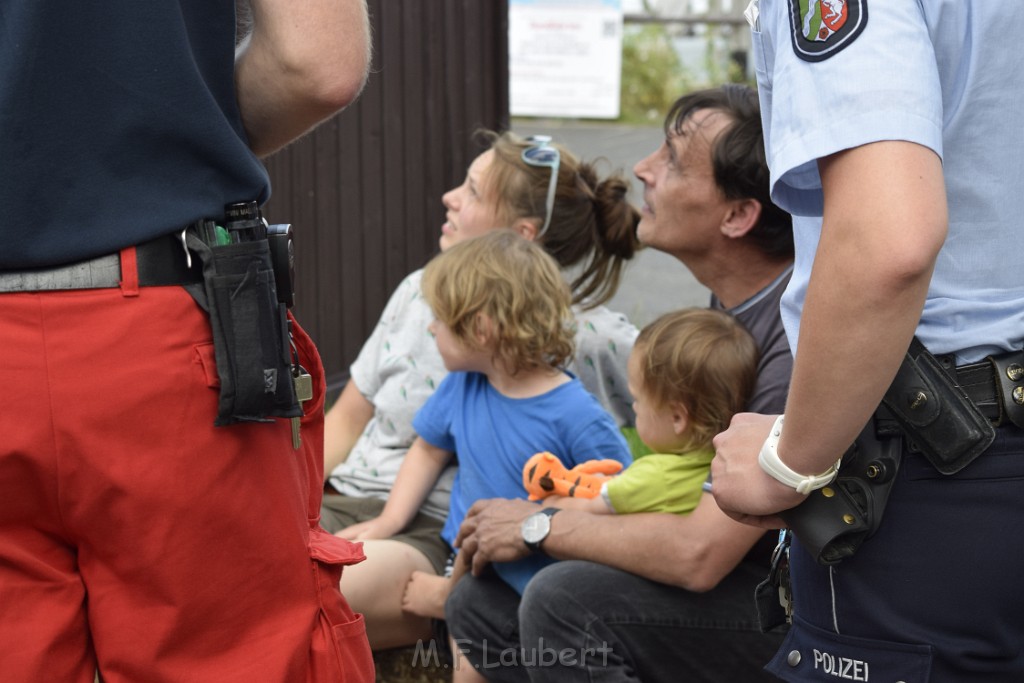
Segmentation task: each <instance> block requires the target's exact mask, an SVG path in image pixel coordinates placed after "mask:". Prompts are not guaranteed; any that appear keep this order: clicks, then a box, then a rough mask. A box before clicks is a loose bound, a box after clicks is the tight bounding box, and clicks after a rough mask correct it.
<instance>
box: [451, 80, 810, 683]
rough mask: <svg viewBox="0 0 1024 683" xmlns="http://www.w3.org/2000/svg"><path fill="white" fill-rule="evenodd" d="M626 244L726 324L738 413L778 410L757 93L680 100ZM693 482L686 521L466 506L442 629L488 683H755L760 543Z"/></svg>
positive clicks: (780, 337) (647, 166)
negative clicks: (640, 247)
mask: <svg viewBox="0 0 1024 683" xmlns="http://www.w3.org/2000/svg"><path fill="white" fill-rule="evenodd" d="M635 172H636V175H637V177H638V178H639V179H640V180H641V181H642V182H643V184H644V206H643V209H642V217H641V222H640V225H639V228H638V234H639V237H640V240H641V241H642V242H644V243H645V244H647V245H649V246H651V247H654V248H655V249H658V250H660V251H664V252H666V253H669V254H672V255H673V256H675V257H676V258H678V259H679V260H680V261H682V262H683V263H684V264H686V266H687V267H688V268H689V269H690V270H691V271H692V272H693V273H694V275H695V276H696V277H697V279H698V280H699V281H700V282H701V283H702V284H704V285H705V286H707V287H708V288H709V289H710V290H711V291H712V293H713V296H712V301H711V305H712V306H713V307H716V308H721V309H724V310H727V311H729V312H730V313H732V314H733V315H735V316H736V317H737V318H738V319H739V320H740V321H741V322H743V323H744V325H746V326H747V328H748V329H749V330H750V332H751V334H752V335H753V336H754V339H755V340H756V341H757V342H758V346H759V350H760V353H761V358H760V362H759V365H758V381H757V386H756V388H755V391H754V396H753V398H752V399H751V401H750V403H749V404H748V409H751V410H767V409H768V406H773V407H774V409H776V410H782V408H783V402H784V400H785V395H786V391H787V388H788V383H789V374H790V369H791V367H792V356H791V355H790V353H789V348H788V345H787V342H786V337H785V334H784V332H783V329H782V323H781V320H780V318H779V298H780V296H781V294H782V291H783V289H784V288H785V286H786V283H787V282H788V280H789V274H790V270H791V267H792V259H793V240H792V229H791V222H790V217H789V215H788V214H786V213H785V212H783V211H781V210H779V209H778V208H777V207H776V206H775V205H774V204H772V202H771V201H770V199H769V197H768V169H767V166H766V165H765V157H764V149H763V139H762V136H761V120H760V113H759V109H758V104H757V95H756V94H755V93H754V91H753V90H751V89H750V88H747V87H744V86H733V85H730V86H725V87H722V88H716V89H713V90H707V91H702V92H698V93H693V94H691V95H687V96H685V97H682V98H680V100H679V101H677V102H676V103H675V105H674V106H673V107H672V109H671V111H670V112H669V115H668V117H667V119H666V123H665V142H664V144H663V145H662V146H661V147H659V149H658V150H656V151H655V152H654V153H652V154H651V155H650V156H648V157H647V158H646V159H644V160H642V161H641V162H640V163H638V164H637V165H636V168H635ZM709 491H710V486H709V484H705V485H704V494H703V495H702V496H701V500H700V503H699V504H698V506H697V508H696V509H695V510H694V511H693V512H692V513H691V514H688V515H685V516H680V515H672V514H666V513H654V514H632V515H614V516H609V515H592V514H588V513H584V512H579V511H575V510H558V511H557V514H556V513H555V512H553V511H552V510H554V509H553V508H548V509H547V510H545V511H543V512H542V511H539V508H538V506H537V505H536V504H534V503H530V502H526V501H521V500H515V501H512V500H490V501H482V502H481V503H478V504H477V505H475V506H474V507H473V508H472V509H471V510H470V513H469V515H468V517H467V519H466V522H465V523H464V525H463V527H462V530H461V533H460V536H459V539H458V541H459V542H460V544H461V552H463V553H467V554H468V555H469V556H470V557H471V558H472V565H473V574H474V575H473V576H467V577H466V578H464V579H463V580H462V581H460V582H459V584H458V585H457V586H456V587H455V589H454V592H453V594H452V596H451V598H450V599H449V601H448V604H447V609H446V613H447V620H448V625H449V629H450V631H451V634H452V637H453V638H454V640H455V644H456V646H457V647H458V648H459V649H460V650H461V651H462V652H463V653H464V655H465V657H466V658H467V659H468V660H469V664H465V663H464V664H463V666H470V665H471V666H473V667H475V668H476V669H477V671H479V673H481V674H482V675H483V676H484V677H486V678H487V679H488V680H493V681H525V680H531V681H560V682H563V681H577V680H578V681H616V682H622V681H639V680H642V681H647V682H649V681H679V680H685V681H688V682H689V681H716V682H720V681H744V682H747V681H756V680H771V679H770V677H769V676H768V675H767V674H765V673H764V672H762V671H761V667H762V666H763V665H764V663H765V662H766V661H767V660H768V659H769V658H770V656H771V654H772V653H773V652H774V651H775V649H776V648H777V646H778V644H779V642H780V640H781V636H780V635H778V634H770V635H764V634H762V633H760V630H759V627H758V622H757V615H756V613H755V609H754V604H753V594H754V588H755V586H756V585H757V584H758V583H759V582H760V581H761V580H762V579H763V578H764V576H765V574H766V570H767V559H768V557H769V556H770V553H771V548H772V542H771V541H772V539H771V538H768V537H766V536H765V534H764V532H763V530H759V529H753V528H749V527H744V526H743V525H742V524H739V523H737V522H735V521H734V520H732V519H730V518H729V517H727V516H726V515H725V514H724V513H722V512H721V510H719V508H718V506H717V505H716V504H715V501H714V498H713V497H712V496H711V494H710V492H709ZM535 551H539V552H544V553H547V554H548V555H551V556H552V557H555V558H558V559H561V560H570V561H565V562H558V563H556V564H554V565H552V566H550V567H548V568H546V569H545V570H543V571H541V572H540V573H538V574H537V576H536V577H534V579H533V580H532V581H531V582H530V584H529V585H528V586H527V587H526V591H525V593H524V594H523V595H522V598H520V596H519V595H518V594H517V593H515V592H514V591H512V590H511V589H508V588H507V587H506V586H503V585H502V584H501V582H500V581H498V580H496V579H495V578H494V577H493V574H492V572H491V571H490V570H489V569H488V568H487V566H486V565H487V564H488V563H489V562H492V561H509V560H514V559H517V558H520V557H523V556H524V555H526V554H528V553H529V552H535Z"/></svg>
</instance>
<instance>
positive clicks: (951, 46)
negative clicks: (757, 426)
mask: <svg viewBox="0 0 1024 683" xmlns="http://www.w3.org/2000/svg"><path fill="white" fill-rule="evenodd" d="M794 2H797V0H794ZM810 4H811V5H814V4H816V3H815V2H813V0H812V2H810ZM825 4H826V3H824V2H823V3H822V5H823V6H824V5H825ZM828 4H830V5H832V7H833V8H840V7H842V6H843V5H844V4H851V6H852V4H853V3H843V2H840V1H839V0H834V1H833V2H831V3H828ZM866 5H867V10H868V11H865V12H862V13H858V14H856V17H857V21H858V23H859V24H860V26H859V29H860V31H859V33H858V34H857V35H856V37H855V38H854V39H853V40H850V41H848V42H847V44H846V45H845V46H844V47H843V48H842V49H841V50H839V51H837V52H835V53H834V54H831V55H830V56H828V57H827V58H825V59H820V60H819V61H807V60H805V59H801V58H800V57H799V56H798V55H797V46H798V44H801V41H800V40H799V39H798V38H797V37H796V35H795V32H797V31H804V30H805V26H802V25H799V24H800V22H798V21H795V20H792V19H791V15H790V12H791V9H790V3H789V2H786V1H785V0H760V8H759V9H760V32H758V31H755V32H754V35H753V42H754V59H755V64H756V68H757V81H758V88H759V93H760V96H761V103H762V119H763V121H764V128H765V145H766V147H767V152H768V163H769V166H770V167H771V182H772V197H773V199H774V200H775V201H776V202H777V203H778V204H779V205H780V206H782V207H783V208H785V209H787V210H788V211H790V212H792V213H793V214H794V215H795V216H796V219H795V220H794V225H793V228H794V233H795V236H796V243H797V254H796V267H795V270H794V274H793V278H792V280H791V282H790V286H789V289H788V291H787V293H786V295H785V296H784V297H783V301H782V314H783V320H784V323H785V325H786V330H787V334H788V336H789V338H790V340H791V342H790V343H791V344H792V345H793V347H794V352H795V350H796V349H795V346H796V339H797V334H798V328H799V314H800V309H801V307H802V305H803V301H804V293H805V291H806V287H807V281H808V278H809V277H810V270H811V264H812V261H813V256H814V251H815V249H816V247H817V242H818V235H819V232H820V228H821V222H820V216H821V211H822V195H821V180H820V178H819V176H818V169H817V165H816V161H817V159H819V158H821V157H824V156H827V155H829V154H832V153H834V152H837V151H840V150H843V149H849V148H851V147H856V146H860V145H864V144H867V143H871V142H877V141H881V140H906V141H910V142H915V143H918V144H921V145H924V146H926V147H928V148H930V149H932V150H934V151H935V152H936V153H937V154H938V155H939V156H940V157H941V158H942V160H943V170H944V174H945V180H946V192H947V197H948V202H949V235H948V237H947V239H946V244H945V246H944V247H943V249H942V251H941V253H940V254H939V257H938V261H937V264H936V269H935V274H934V277H933V278H932V282H931V286H930V288H929V291H928V298H927V302H926V304H925V308H924V314H923V316H922V322H921V324H920V326H919V328H918V336H919V337H920V339H921V341H922V342H923V343H924V344H925V345H926V346H927V347H928V348H929V349H930V350H932V351H933V352H935V353H950V352H956V353H957V354H958V358H959V360H960V362H967V361H973V360H977V359H979V358H982V357H984V356H985V355H987V354H990V353H998V352H1000V351H1002V350H1008V349H1013V348H1017V349H1019V348H1021V345H1022V343H1024V260H1022V258H1021V252H1022V251H1024V217H1022V216H1021V213H1022V212H1021V211H1019V210H1018V208H1017V207H1018V204H1019V202H1020V200H1021V198H1024V172H1021V170H1020V167H1021V165H1022V164H1024V123H1022V122H1021V116H1022V112H1024V68H1021V69H1017V70H1015V71H1013V72H1012V73H1008V70H1007V69H1005V68H1004V69H1001V70H999V71H998V73H993V72H991V71H989V70H988V69H987V68H986V66H987V65H988V64H990V63H999V62H1003V63H1005V61H1006V59H1007V54H1006V53H1007V51H1014V50H1017V47H1016V46H1017V45H1019V40H1020V22H1019V20H1018V19H1017V18H1016V16H1015V15H1016V14H1017V13H1018V12H1017V11H1015V9H1014V7H1013V6H1011V5H1010V4H1007V3H999V2H992V1H990V0H976V1H974V2H972V1H971V0H917V1H913V2H911V1H910V0H898V1H896V0H884V1H881V0H876V1H874V2H871V1H868V2H867V3H866ZM823 9H824V11H826V12H829V11H830V9H829V8H828V7H823ZM850 9H851V8H847V11H848V12H849V11H850ZM819 16H820V15H819ZM854 16H855V15H854V13H852V12H850V13H849V14H848V15H847V19H848V20H849V19H852V18H854ZM811 23H812V22H807V25H810V24H811ZM820 26H821V24H819V23H818V21H817V18H816V17H815V18H814V21H813V26H812V27H811V32H812V33H813V32H814V31H815V30H822V29H820V28H819V27H820ZM967 102H969V103H970V104H971V106H969V107H964V106H962V105H963V104H964V103H967ZM804 217H806V218H804Z"/></svg>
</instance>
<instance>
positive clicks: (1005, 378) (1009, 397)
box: [937, 351, 1024, 427]
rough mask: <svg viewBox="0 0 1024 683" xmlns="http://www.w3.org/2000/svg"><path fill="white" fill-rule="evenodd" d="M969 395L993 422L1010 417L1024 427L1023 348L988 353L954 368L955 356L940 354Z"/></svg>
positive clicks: (942, 360)
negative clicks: (1007, 351) (992, 353)
mask: <svg viewBox="0 0 1024 683" xmlns="http://www.w3.org/2000/svg"><path fill="white" fill-rule="evenodd" d="M937 358H938V359H939V362H941V363H942V365H943V366H944V367H945V368H946V369H947V371H950V372H951V374H952V375H953V379H954V380H956V383H957V384H958V385H960V388H961V389H963V391H964V393H965V394H967V398H969V399H971V401H972V402H973V403H974V405H976V406H978V409H979V410H980V411H981V413H982V415H984V416H985V417H987V418H988V419H989V420H991V421H992V422H993V423H994V424H996V425H1000V424H1002V423H1003V422H1004V421H1007V420H1009V421H1010V422H1012V423H1014V424H1016V425H1017V426H1018V427H1024V351H1012V352H1009V353H1003V354H1000V355H998V356H989V357H988V358H986V359H985V360H981V361H978V362H977V363H969V364H967V365H961V366H959V367H956V368H953V360H952V356H938V357H937Z"/></svg>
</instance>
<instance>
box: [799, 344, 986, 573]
mask: <svg viewBox="0 0 1024 683" xmlns="http://www.w3.org/2000/svg"><path fill="white" fill-rule="evenodd" d="M993 439H995V429H994V428H993V426H992V423H991V422H989V421H988V420H987V419H986V418H985V417H984V416H983V415H982V414H981V412H980V411H979V410H978V408H977V407H976V406H975V405H974V404H973V403H971V402H970V400H968V399H967V397H966V396H965V395H964V393H963V391H962V390H961V389H960V388H959V387H958V386H957V385H956V383H955V382H953V380H952V378H951V377H950V376H949V375H948V374H947V373H946V372H945V371H944V370H943V369H942V366H941V365H939V363H938V361H937V360H936V359H935V357H934V356H932V354H931V353H929V352H928V350H927V349H926V348H925V347H924V346H923V345H922V344H921V343H920V342H919V341H918V340H917V339H916V338H915V339H914V340H913V342H912V343H911V345H910V349H909V350H908V352H907V354H906V356H905V357H904V359H903V363H902V364H901V365H900V368H899V370H898V371H897V373H896V377H895V378H894V379H893V382H892V385H891V386H890V387H889V390H888V391H887V392H886V394H885V397H884V398H883V399H882V405H880V406H879V407H878V410H876V411H875V414H874V416H873V417H872V419H871V420H870V421H869V422H868V424H867V426H866V427H865V428H864V429H863V430H862V431H861V433H860V436H858V437H857V440H856V441H855V442H854V444H853V445H852V446H851V447H850V449H849V450H847V452H846V453H845V454H844V455H843V460H842V464H841V465H840V467H839V473H838V474H837V475H836V479H835V481H833V482H832V483H831V484H829V485H828V486H825V487H823V488H821V489H818V490H817V491H812V492H811V494H810V495H809V496H808V498H807V500H806V501H804V502H803V503H801V504H800V505H798V506H797V507H795V508H792V509H791V510H786V511H785V512H783V513H781V517H782V518H783V519H784V520H785V521H786V524H787V525H788V526H789V527H790V528H791V529H792V530H793V533H794V534H795V535H796V537H797V538H799V539H800V542H801V544H803V545H804V546H805V547H806V548H807V549H808V551H809V552H810V553H811V554H812V555H813V556H814V557H815V559H817V561H818V562H819V563H820V564H826V565H829V564H836V563H838V562H840V561H841V560H843V559H844V558H847V557H850V556H851V555H853V554H854V553H855V552H856V551H857V548H859V547H860V544H861V543H863V542H864V540H865V539H867V538H869V537H870V536H871V535H872V534H873V533H875V531H876V530H877V529H878V526H879V525H880V524H881V523H882V514H883V513H884V512H885V505H886V502H887V501H888V499H889V491H890V489H891V488H892V485H893V482H894V477H895V475H896V470H897V468H898V467H899V463H900V458H901V457H902V453H903V448H904V442H906V443H909V444H911V445H912V446H913V447H914V448H916V449H917V450H918V451H920V452H921V453H922V454H923V455H924V456H925V457H926V458H927V459H928V461H929V462H930V463H931V464H932V465H933V466H934V467H935V469H937V470H938V471H939V472H941V473H943V474H953V473H955V472H958V471H959V470H961V469H963V468H964V467H966V466H967V465H968V464H969V463H970V462H972V461H973V460H974V459H975V458H977V457H978V456H979V455H980V454H981V453H982V452H984V450H985V449H986V448H988V446H989V445H990V444H991V443H992V441H993Z"/></svg>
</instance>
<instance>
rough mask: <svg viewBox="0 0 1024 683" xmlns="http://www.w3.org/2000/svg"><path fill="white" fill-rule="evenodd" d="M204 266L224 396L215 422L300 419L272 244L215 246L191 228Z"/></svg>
mask: <svg viewBox="0 0 1024 683" xmlns="http://www.w3.org/2000/svg"><path fill="white" fill-rule="evenodd" d="M186 244H187V246H188V249H189V250H190V251H191V252H192V253H194V254H197V255H198V256H199V258H200V260H201V261H202V263H203V283H204V294H205V299H206V301H205V303H206V305H205V306H204V308H205V309H206V310H207V312H208V313H209V316H210V326H211V328H212V330H213V349H214V358H215V360H216V362H217V375H218V377H219V379H220V399H219V402H218V406H217V417H216V419H215V420H214V424H215V425H216V426H218V427H222V426H225V425H231V424H235V423H237V422H254V421H268V420H269V418H273V417H301V416H302V407H301V406H300V405H299V402H298V401H297V400H296V396H295V386H294V384H293V381H292V372H291V368H292V363H291V359H290V354H289V349H290V345H289V340H288V321H287V308H286V307H285V306H284V305H283V304H282V303H280V302H279V301H278V298H277V291H276V286H275V282H274V270H273V267H272V265H271V259H270V250H269V247H268V245H267V241H266V240H265V239H264V240H255V241H248V242H236V243H232V244H224V245H215V246H210V245H208V244H206V242H204V241H203V240H201V239H200V238H199V237H198V236H197V235H196V234H194V233H193V231H191V230H189V231H188V232H187V233H186Z"/></svg>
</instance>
